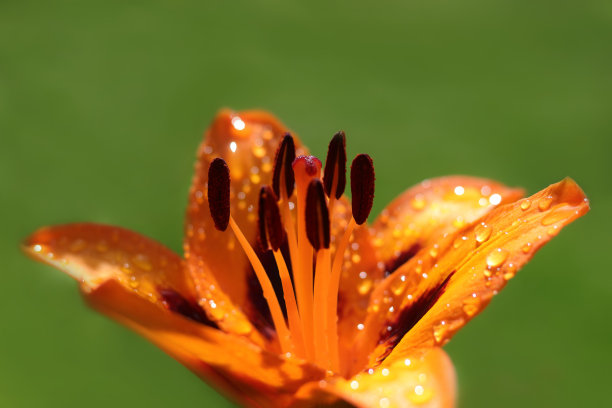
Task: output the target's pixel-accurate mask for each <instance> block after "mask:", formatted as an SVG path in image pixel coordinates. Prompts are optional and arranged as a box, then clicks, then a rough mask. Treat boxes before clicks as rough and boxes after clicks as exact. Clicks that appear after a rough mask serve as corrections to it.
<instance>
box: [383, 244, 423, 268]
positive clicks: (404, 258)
mask: <svg viewBox="0 0 612 408" xmlns="http://www.w3.org/2000/svg"><path fill="white" fill-rule="evenodd" d="M420 250H421V245H420V244H418V243H415V244H413V245H412V246H411V247H410V248H408V249H406V250H404V251H402V252H401V253H400V254H399V255H398V256H396V257H395V258H393V259H391V260H389V261H387V262H386V263H385V276H389V275H391V274H392V273H393V272H395V271H396V270H397V269H398V268H399V267H400V266H402V265H403V264H405V263H406V262H408V261H409V260H410V259H412V257H413V256H415V255H416V254H417V252H419V251H420Z"/></svg>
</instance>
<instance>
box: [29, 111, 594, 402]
mask: <svg viewBox="0 0 612 408" xmlns="http://www.w3.org/2000/svg"><path fill="white" fill-rule="evenodd" d="M197 156H198V161H197V164H196V168H195V177H194V179H193V185H192V187H191V190H190V193H189V204H188V209H187V221H186V227H185V241H184V257H180V256H179V255H177V254H175V253H173V252H172V251H170V250H169V249H167V248H165V247H164V246H162V245H161V244H159V243H156V242H154V241H152V240H150V239H148V238H146V237H143V236H141V235H139V234H137V233H135V232H132V231H128V230H125V229H122V228H120V227H113V226H106V225H99V224H85V223H84V224H70V225H62V226H55V227H47V228H42V229H40V230H38V231H37V232H35V233H34V234H33V235H32V236H30V237H29V238H28V239H27V240H26V241H25V243H24V244H23V248H24V250H25V251H26V252H27V253H28V254H29V255H30V256H32V257H33V258H35V259H37V260H39V261H43V262H45V263H48V264H50V265H52V266H54V267H56V268H58V269H60V270H62V271H64V272H66V273H68V274H69V275H70V276H72V277H73V278H74V279H76V280H77V281H78V282H79V284H80V289H81V292H82V294H83V297H84V299H85V300H86V301H87V303H88V304H89V305H90V306H92V307H93V308H95V309H97V310H99V311H100V312H102V313H104V314H106V315H108V316H110V317H111V318H113V319H116V320H117V321H119V322H121V323H122V324H124V325H126V326H128V327H129V328H131V329H133V330H135V331H136V332H138V333H140V334H141V335H142V336H144V337H146V338H147V339H149V340H150V341H152V342H153V343H155V344H156V345H158V346H159V347H160V348H161V349H163V350H164V351H165V352H166V353H168V354H169V355H171V356H172V357H174V358H175V359H177V360H178V361H180V362H181V363H182V364H184V365H185V366H186V367H187V368H189V369H190V370H192V371H193V372H194V373H195V374H197V375H198V376H199V377H201V378H202V379H203V380H205V381H207V382H210V383H211V384H213V385H214V386H216V387H218V388H219V389H220V390H221V391H222V392H225V393H226V394H227V395H229V396H230V397H231V398H233V399H234V400H235V401H237V402H239V403H241V404H244V405H246V406H257V407H288V406H294V407H299V406H321V405H328V404H329V405H333V404H336V403H338V404H341V405H342V404H348V405H349V406H359V407H369V406H377V407H383V408H384V407H396V406H397V407H406V406H426V407H450V406H453V405H454V402H455V394H456V390H455V373H454V368H453V365H452V363H451V361H450V359H449V358H448V356H447V355H446V353H445V352H444V351H443V350H442V348H441V346H443V345H444V344H445V343H446V342H447V341H448V340H449V339H450V338H451V337H452V336H453V334H454V333H455V332H456V331H457V330H459V329H460V328H461V327H463V325H465V324H466V323H467V322H468V321H469V320H470V319H472V318H473V317H474V316H475V315H477V314H478V313H479V312H480V311H481V310H483V308H484V307H485V306H486V305H487V304H488V303H489V301H490V300H491V298H492V297H493V296H494V295H495V294H497V292H498V291H499V290H501V289H502V288H503V287H504V286H505V284H506V283H507V281H508V280H509V279H511V278H512V277H513V276H514V275H515V273H516V271H517V270H518V269H519V268H520V267H522V266H523V264H525V263H526V262H527V261H528V260H529V259H530V258H531V257H532V256H533V255H534V253H535V252H536V251H537V250H538V249H539V248H540V247H541V246H542V245H543V244H545V243H546V242H547V241H548V240H550V239H551V238H552V237H553V236H555V235H556V234H557V233H558V232H559V231H560V230H561V228H562V227H564V226H565V225H567V224H568V223H570V222H572V221H573V220H575V219H576V218H578V217H580V216H582V215H584V214H585V213H586V212H587V211H588V210H589V204H588V200H587V199H586V197H585V195H584V194H583V192H582V190H581V189H580V188H579V187H578V185H576V183H574V181H572V180H571V179H565V180H562V181H561V182H559V183H557V184H553V185H551V186H549V187H547V188H545V189H543V190H542V191H540V192H538V193H536V194H534V195H533V196H531V197H529V198H521V197H522V191H521V190H520V189H514V188H509V187H506V186H504V185H501V184H499V183H496V182H494V181H491V180H486V179H480V178H474V177H465V176H452V177H444V178H438V179H432V180H428V181H424V182H422V183H421V184H419V185H417V186H416V187H413V188H411V189H409V190H408V191H406V192H405V193H403V194H402V195H400V196H399V197H398V198H397V199H396V200H395V201H394V202H392V203H391V204H390V205H389V206H388V207H387V208H386V209H385V210H383V212H382V213H381V215H380V216H379V217H378V218H377V219H376V220H375V221H374V223H373V224H372V225H371V226H368V225H367V223H366V222H365V221H366V219H367V217H368V214H369V212H370V209H371V207H372V199H373V194H374V173H373V167H372V160H371V159H370V158H369V156H367V155H359V156H357V158H355V160H354V161H353V164H352V166H351V178H350V185H351V190H352V201H349V200H348V199H346V198H345V197H344V195H343V192H344V187H345V184H346V175H345V174H346V150H345V136H344V133H342V132H339V133H337V134H336V135H335V136H334V138H333V139H332V141H331V143H330V148H329V151H328V155H327V160H326V164H325V168H323V169H322V166H321V162H320V161H319V160H318V159H316V158H314V157H312V156H307V152H306V149H305V148H304V147H303V146H302V145H301V144H300V143H299V141H298V139H297V138H296V137H295V136H293V137H292V136H289V135H288V130H287V129H286V128H285V126H283V125H282V124H281V123H280V122H279V121H278V120H277V119H276V118H274V117H273V116H271V115H270V114H267V113H264V112H254V111H252V112H242V113H233V112H230V111H222V112H221V113H219V114H218V116H217V117H216V118H215V119H214V121H213V123H212V125H211V127H210V129H209V130H208V131H207V133H206V136H205V140H204V142H203V144H202V145H201V146H200V148H199V150H198V154H197ZM296 156H298V157H297V158H296ZM321 173H323V174H322V175H321ZM321 180H322V181H321Z"/></svg>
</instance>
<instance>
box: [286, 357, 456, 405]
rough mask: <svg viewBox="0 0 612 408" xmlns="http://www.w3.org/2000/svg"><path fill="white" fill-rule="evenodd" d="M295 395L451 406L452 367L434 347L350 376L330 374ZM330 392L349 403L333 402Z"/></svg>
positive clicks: (350, 402) (330, 402)
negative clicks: (330, 375)
mask: <svg viewBox="0 0 612 408" xmlns="http://www.w3.org/2000/svg"><path fill="white" fill-rule="evenodd" d="M297 396H298V398H300V397H302V396H304V397H305V396H308V397H310V398H316V399H318V400H320V401H326V400H327V403H328V405H329V406H354V407H363V408H368V407H398V408H403V407H405V408H408V407H425V408H433V407H436V408H447V407H448V408H450V407H453V406H454V403H455V399H456V379H455V370H454V367H453V364H452V362H451V360H450V358H449V357H448V356H447V355H446V353H445V352H444V351H443V350H442V349H440V348H433V349H431V350H428V351H427V352H426V353H424V354H420V355H416V356H410V355H406V356H404V357H403V358H401V359H391V358H389V359H387V360H385V362H384V363H383V364H381V365H380V366H379V367H377V368H376V369H372V370H370V371H364V372H361V373H359V374H357V375H355V376H354V377H352V378H351V379H349V380H345V379H341V378H333V379H329V380H328V381H327V383H326V384H324V383H321V384H317V386H314V385H311V384H308V385H306V386H305V387H304V388H303V389H302V390H300V391H299V392H298V395H297ZM332 396H334V397H336V398H340V399H341V401H343V402H345V403H346V404H348V405H342V404H341V403H340V402H338V401H336V405H333V404H334V402H333V397H332ZM295 406H296V407H299V406H304V407H306V406H309V405H307V404H304V405H300V404H299V403H298V404H296V405H295Z"/></svg>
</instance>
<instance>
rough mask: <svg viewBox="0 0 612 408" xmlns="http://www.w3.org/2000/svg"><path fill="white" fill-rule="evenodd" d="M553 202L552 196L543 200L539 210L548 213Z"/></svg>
mask: <svg viewBox="0 0 612 408" xmlns="http://www.w3.org/2000/svg"><path fill="white" fill-rule="evenodd" d="M552 201H553V198H552V196H548V197H545V198H543V199H541V200H540V202H539V203H538V208H539V209H540V211H546V210H548V209H549V208H550V205H551V204H552Z"/></svg>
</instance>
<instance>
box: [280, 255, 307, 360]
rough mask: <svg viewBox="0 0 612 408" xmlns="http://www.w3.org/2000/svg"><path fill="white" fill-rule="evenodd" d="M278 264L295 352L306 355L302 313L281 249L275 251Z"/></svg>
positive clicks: (301, 355)
mask: <svg viewBox="0 0 612 408" xmlns="http://www.w3.org/2000/svg"><path fill="white" fill-rule="evenodd" d="M273 253H274V259H275V260H276V265H277V266H278V272H279V276H280V279H281V283H282V285H283V297H284V298H285V306H286V307H287V317H288V319H289V331H290V332H291V339H292V340H293V345H294V346H295V352H296V354H297V355H298V356H300V357H304V337H303V335H302V322H301V321H300V315H299V313H298V308H297V304H296V301H295V294H294V292H293V285H292V283H291V277H290V276H289V270H288V268H287V264H286V263H285V258H283V254H281V252H280V250H277V251H273Z"/></svg>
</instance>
